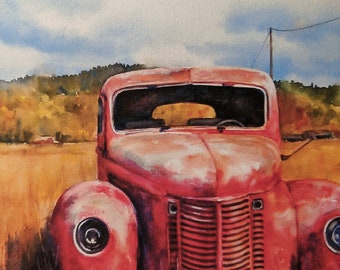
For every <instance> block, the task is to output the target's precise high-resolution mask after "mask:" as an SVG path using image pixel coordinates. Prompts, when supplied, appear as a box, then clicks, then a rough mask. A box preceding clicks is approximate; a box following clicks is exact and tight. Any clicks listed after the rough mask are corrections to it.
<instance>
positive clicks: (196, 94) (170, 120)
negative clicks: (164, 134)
mask: <svg viewBox="0 0 340 270" xmlns="http://www.w3.org/2000/svg"><path fill="white" fill-rule="evenodd" d="M265 103H266V97H265V93H264V91H262V90H260V89H258V88H250V87H233V86H216V85H193V84H189V85H173V86H165V87H149V88H141V89H126V90H123V91H122V92H120V93H119V94H117V95H116V96H115V97H114V106H113V108H114V109H113V122H114V126H115V129H117V130H124V129H141V128H156V127H165V126H167V127H170V126H216V125H228V126H237V127H240V128H244V127H261V126H263V125H264V123H265V120H266V104H265Z"/></svg>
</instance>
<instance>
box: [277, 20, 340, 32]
mask: <svg viewBox="0 0 340 270" xmlns="http://www.w3.org/2000/svg"><path fill="white" fill-rule="evenodd" d="M339 19H340V16H339V17H336V18H334V19H331V20H328V21H323V22H319V23H315V24H311V25H307V26H303V27H299V28H292V29H278V28H273V27H271V29H272V30H274V31H277V32H292V31H299V30H304V29H308V28H312V27H315V26H320V25H323V24H327V23H330V22H334V21H336V20H339Z"/></svg>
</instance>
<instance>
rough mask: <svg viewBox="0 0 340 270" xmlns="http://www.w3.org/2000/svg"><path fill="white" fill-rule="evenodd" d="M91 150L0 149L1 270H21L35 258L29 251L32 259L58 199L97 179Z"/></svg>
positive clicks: (72, 146) (49, 147)
mask: <svg viewBox="0 0 340 270" xmlns="http://www.w3.org/2000/svg"><path fill="white" fill-rule="evenodd" d="M95 145H96V144H95V143H80V144H64V145H63V146H57V145H44V146H30V145H22V144H21V145H5V144H0V172H1V180H0V181H1V182H0V183H1V190H0V203H1V221H2V226H3V227H2V229H1V230H0V256H1V257H0V269H9V270H10V269H24V268H23V267H21V266H20V267H19V264H21V260H25V258H24V257H25V256H26V257H30V256H33V255H32V254H31V255H30V254H27V251H29V250H31V253H34V252H35V251H32V246H34V244H35V243H37V242H39V241H40V240H41V239H42V238H43V237H44V227H45V224H46V220H47V219H48V218H49V216H50V214H51V212H52V209H53V207H54V205H55V202H56V200H57V199H58V197H59V196H60V194H61V193H62V192H63V191H64V190H65V189H67V188H68V187H70V186H72V185H73V184H76V183H79V182H81V181H86V180H93V179H95V178H96V174H97V168H96V155H95ZM26 260H29V258H26ZM5 265H6V268H5Z"/></svg>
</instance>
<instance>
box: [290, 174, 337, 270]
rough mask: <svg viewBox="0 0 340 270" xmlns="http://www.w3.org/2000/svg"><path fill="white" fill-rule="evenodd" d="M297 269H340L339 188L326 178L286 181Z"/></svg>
mask: <svg viewBox="0 0 340 270" xmlns="http://www.w3.org/2000/svg"><path fill="white" fill-rule="evenodd" d="M288 185H289V187H290V191H291V194H292V196H293V200H294V202H295V207H296V214H297V228H298V236H299V237H298V238H299V239H298V252H299V258H300V265H301V268H300V269H301V270H305V269H308V270H313V269H340V189H339V186H338V185H337V184H335V183H333V182H330V181H323V180H301V181H293V182H289V184H288Z"/></svg>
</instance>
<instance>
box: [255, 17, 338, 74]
mask: <svg viewBox="0 0 340 270" xmlns="http://www.w3.org/2000/svg"><path fill="white" fill-rule="evenodd" d="M337 20H340V16H339V17H336V18H333V19H330V20H327V21H323V22H319V23H315V24H311V25H307V26H303V27H299V28H291V29H279V28H274V27H270V28H269V31H268V33H267V35H266V38H265V39H264V41H263V44H262V46H261V49H260V50H259V52H258V53H257V55H256V57H255V59H254V61H253V63H252V65H251V67H253V66H254V65H255V63H256V61H257V59H258V58H259V56H260V54H261V52H262V51H263V48H264V45H265V44H266V42H267V40H268V37H269V36H270V47H271V51H270V74H271V77H272V78H273V56H272V54H273V52H272V31H277V32H293V31H300V30H305V29H309V28H312V27H316V26H320V25H323V24H327V23H331V22H334V21H337Z"/></svg>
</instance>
